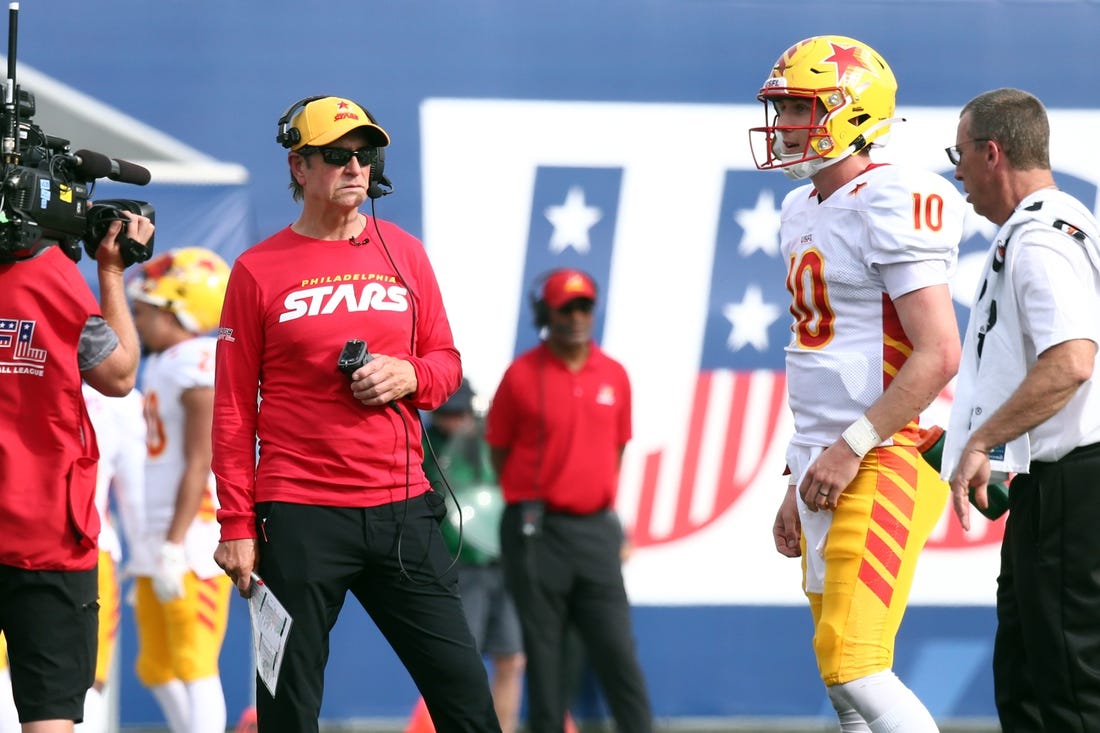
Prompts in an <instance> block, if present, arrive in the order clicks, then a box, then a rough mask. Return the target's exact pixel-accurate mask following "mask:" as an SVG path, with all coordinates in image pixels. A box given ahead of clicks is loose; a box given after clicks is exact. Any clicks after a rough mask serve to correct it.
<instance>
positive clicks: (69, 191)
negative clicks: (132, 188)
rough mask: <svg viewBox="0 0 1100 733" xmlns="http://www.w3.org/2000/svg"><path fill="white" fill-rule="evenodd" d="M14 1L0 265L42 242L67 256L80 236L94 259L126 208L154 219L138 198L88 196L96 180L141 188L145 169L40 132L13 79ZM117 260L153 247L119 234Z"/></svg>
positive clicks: (0, 122)
mask: <svg viewBox="0 0 1100 733" xmlns="http://www.w3.org/2000/svg"><path fill="white" fill-rule="evenodd" d="M18 18H19V3H18V2H12V3H9V5H8V70H7V80H6V83H4V85H3V95H4V101H3V106H2V108H0V263H10V262H16V261H18V260H21V259H26V258H28V257H31V256H33V255H35V254H36V253H37V252H39V251H40V250H42V249H43V248H45V247H48V246H51V245H54V244H56V245H58V246H60V247H61V248H62V249H63V250H64V251H65V254H67V255H68V256H69V257H70V258H71V259H72V260H73V261H74V262H77V261H79V260H80V256H81V255H80V242H81V241H83V244H84V250H85V251H86V252H87V253H88V256H89V257H95V253H96V249H97V248H98V247H99V243H100V241H101V240H102V239H103V235H104V234H105V233H106V231H107V228H108V227H109V226H110V224H111V222H112V221H116V220H123V221H124V220H125V219H126V216H125V214H126V213H127V212H128V213H133V214H140V215H142V216H147V217H149V218H150V219H152V218H153V217H154V211H153V207H152V206H151V205H150V204H148V203H147V202H145V201H136V200H130V199H108V200H100V201H95V202H92V204H91V205H89V196H90V194H91V192H92V190H93V189H94V186H95V180H96V179H97V178H108V179H110V180H113V181H119V182H121V183H132V184H136V185H139V186H144V185H145V184H147V183H148V182H149V180H150V175H149V171H148V170H146V169H145V168H143V167H141V166H140V165H136V164H134V163H129V162H127V161H124V160H117V159H114V158H109V157H107V156H106V155H103V154H102V153H96V152H94V151H91V150H77V151H76V152H71V151H70V150H69V141H68V140H65V139H63V138H59V137H54V136H53V135H47V134H46V133H45V132H43V130H42V128H41V127H39V126H38V125H36V124H34V123H33V122H32V121H31V118H32V117H34V114H35V102H34V96H33V95H32V94H31V93H30V92H29V91H26V90H23V89H20V88H19V86H18V85H17V84H16V81H15V50H16V48H15V47H16V36H17V33H18ZM117 241H118V243H119V247H120V250H121V253H122V259H123V262H124V263H125V264H126V265H127V266H129V265H132V264H133V263H135V262H144V261H145V260H147V259H149V257H150V256H151V255H152V253H153V240H152V238H150V239H149V242H148V244H141V243H140V242H137V241H134V240H133V239H131V238H130V237H128V236H126V235H125V233H124V232H123V233H120V234H119V236H118V239H117Z"/></svg>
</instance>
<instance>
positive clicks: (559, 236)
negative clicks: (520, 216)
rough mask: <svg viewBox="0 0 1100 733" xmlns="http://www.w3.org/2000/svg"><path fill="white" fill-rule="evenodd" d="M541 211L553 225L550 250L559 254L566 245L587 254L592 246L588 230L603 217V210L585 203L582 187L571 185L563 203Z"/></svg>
mask: <svg viewBox="0 0 1100 733" xmlns="http://www.w3.org/2000/svg"><path fill="white" fill-rule="evenodd" d="M543 213H544V215H545V216H546V218H547V220H549V222H550V223H551V224H553V225H554V233H553V234H552V235H550V251H551V252H553V253H554V254H560V253H562V252H564V251H565V249H566V247H572V248H573V249H575V250H576V251H577V252H579V253H580V254H588V250H590V249H591V248H592V244H591V242H590V241H589V239H588V230H589V229H591V228H592V227H593V226H594V225H595V224H596V222H598V221H599V220H600V219H602V218H603V212H602V211H600V210H599V209H598V208H596V207H595V206H588V205H587V204H585V201H584V189H583V188H581V187H580V186H573V187H571V188H570V189H569V192H568V193H567V194H565V203H563V204H562V205H561V206H547V207H546V210H545V211H544V212H543Z"/></svg>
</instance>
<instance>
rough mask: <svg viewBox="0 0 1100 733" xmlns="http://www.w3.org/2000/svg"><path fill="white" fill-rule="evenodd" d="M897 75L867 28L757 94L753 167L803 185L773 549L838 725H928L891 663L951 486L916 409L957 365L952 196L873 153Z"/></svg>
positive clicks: (778, 75)
mask: <svg viewBox="0 0 1100 733" xmlns="http://www.w3.org/2000/svg"><path fill="white" fill-rule="evenodd" d="M896 90H897V83H896V81H895V80H894V75H893V72H891V70H890V67H889V66H888V65H887V64H886V62H885V61H884V60H883V59H882V57H881V56H879V55H878V54H877V53H876V52H875V51H874V50H873V49H871V48H870V47H869V46H867V45H866V44H864V43H861V42H859V41H856V40H854V39H851V38H844V37H841V36H818V37H814V38H809V39H806V40H804V41H801V42H799V43H797V44H795V45H794V46H792V47H791V48H789V49H788V50H787V51H786V52H784V53H783V55H781V56H780V57H779V59H778V60H777V61H776V63H775V66H774V68H773V69H772V72H771V75H770V76H769V78H768V79H767V80H766V81H765V82H764V85H763V87H762V88H761V90H760V93H759V95H758V97H757V98H758V99H759V100H761V101H762V102H763V103H764V106H765V115H766V119H768V121H769V122H768V124H767V125H766V126H765V127H760V128H754V129H753V130H752V131H751V132H750V138H751V139H752V140H753V142H754V143H762V145H756V146H755V147H754V150H753V154H754V157H755V159H756V164H757V167H758V168H760V169H762V170H771V169H780V170H783V171H784V172H785V173H786V174H787V175H788V176H790V177H791V178H795V179H803V178H809V179H810V180H811V181H812V183H811V184H809V185H805V186H802V187H800V188H798V189H796V190H794V191H792V192H791V193H790V194H788V196H787V197H786V199H785V200H784V202H783V209H782V224H781V226H780V243H781V247H782V251H783V255H784V258H785V259H786V261H787V264H788V268H789V269H788V274H787V288H788V290H790V292H791V295H792V304H791V313H792V314H793V316H794V323H793V324H792V327H791V330H792V338H791V343H790V345H789V346H788V347H787V349H786V351H787V381H788V390H789V397H790V406H791V410H792V412H793V413H794V424H795V435H794V437H793V438H792V440H791V443H790V447H789V449H788V452H787V461H788V465H789V467H790V470H791V481H790V485H789V488H788V491H787V494H786V496H785V498H784V499H783V502H782V504H781V505H780V508H779V511H778V513H777V516H776V520H775V525H774V528H773V534H774V537H775V543H776V549H777V550H778V551H779V552H780V553H782V554H784V555H787V556H790V557H798V556H801V557H802V564H803V587H804V590H805V592H806V595H807V597H808V599H809V601H810V609H811V611H812V614H813V621H814V639H813V645H814V652H815V654H816V657H817V662H818V667H819V670H820V672H821V677H822V679H823V680H824V682H825V685H826V688H827V690H828V694H829V698H830V700H831V701H832V704H833V706H834V707H835V708H836V711H837V715H838V717H839V719H840V726H841V730H842V731H845V733H854V732H857V731H860V732H868V731H869V732H871V733H880V732H882V731H892V732H894V733H902V732H905V733H918V732H919V733H925V732H927V731H936V730H938V729H937V727H936V723H935V721H934V720H933V718H932V716H931V714H930V713H929V712H928V710H927V709H926V708H925V707H924V705H923V704H922V703H921V702H920V700H919V699H918V698H917V697H916V695H914V694H913V693H912V691H910V690H909V689H908V688H907V687H906V686H905V685H904V684H903V683H902V682H901V681H900V680H899V679H898V678H897V676H896V675H894V673H893V672H892V671H891V666H892V664H893V653H894V639H895V636H896V634H897V630H898V628H899V626H900V624H901V618H902V615H903V614H904V612H905V606H906V603H907V601H908V597H909V590H910V587H911V585H912V579H913V572H914V569H915V566H916V561H917V555H918V554H919V552H920V550H921V548H922V547H923V546H924V543H925V541H926V540H927V538H928V535H929V533H930V532H931V530H932V528H933V527H934V525H935V524H936V522H937V520H938V519H939V518H940V516H941V515H942V513H943V508H944V506H945V503H946V500H947V493H948V490H947V486H946V484H944V483H943V482H942V481H940V479H939V477H938V476H937V475H936V472H935V470H934V469H932V468H931V466H929V465H927V464H926V463H924V461H923V460H922V459H921V457H920V455H919V454H918V452H917V449H916V447H915V442H916V439H917V437H918V434H917V425H916V422H917V418H918V416H919V414H920V413H921V411H923V410H924V408H926V407H927V406H928V405H929V404H930V403H931V402H932V400H933V399H934V398H935V397H936V395H937V394H939V392H940V390H941V389H942V388H943V387H944V386H945V385H946V384H947V382H948V381H949V380H950V379H951V378H952V377H953V376H954V374H955V371H956V369H957V367H958V360H959V349H960V346H959V334H958V326H957V324H956V320H955V313H954V309H953V306H952V302H951V295H950V293H949V290H948V284H947V283H948V276H949V274H950V272H951V270H952V269H953V267H954V264H955V261H956V258H957V254H958V242H959V238H960V235H961V230H962V217H963V206H964V204H963V201H962V198H961V196H960V195H959V193H958V192H957V190H956V189H955V188H954V186H952V185H951V184H950V183H949V182H948V181H947V180H946V179H944V178H942V177H941V176H937V175H934V174H932V173H929V172H926V171H922V170H914V169H908V168H902V167H899V166H893V165H878V164H875V163H874V162H873V161H872V160H871V157H870V155H869V150H870V148H871V146H872V144H873V143H876V142H877V143H878V144H881V143H882V142H883V138H884V136H885V135H886V134H887V133H888V132H889V129H890V125H891V124H892V123H894V122H897V121H899V120H897V119H895V118H894V117H893V114H894V96H895V92H896Z"/></svg>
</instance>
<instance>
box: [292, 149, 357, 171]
mask: <svg viewBox="0 0 1100 733" xmlns="http://www.w3.org/2000/svg"><path fill="white" fill-rule="evenodd" d="M298 152H299V154H301V155H312V154H313V153H318V152H319V153H320V154H321V160H323V161H325V162H326V163H328V164H329V165H334V166H337V167H339V168H343V167H344V166H346V165H347V164H348V163H350V162H351V156H353V155H354V156H355V159H356V160H357V161H359V165H361V166H363V167H364V168H366V167H367V166H368V165H370V164H371V163H372V162H373V161H374V156H375V149H374V148H359V149H358V150H348V149H347V148H321V147H318V148H309V149H307V150H299V151H298Z"/></svg>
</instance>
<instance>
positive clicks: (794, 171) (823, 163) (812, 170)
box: [777, 117, 905, 181]
mask: <svg viewBox="0 0 1100 733" xmlns="http://www.w3.org/2000/svg"><path fill="white" fill-rule="evenodd" d="M895 122H905V118H904V117H891V118H890V119H888V120H880V121H879V122H876V123H875V124H873V125H871V127H869V128H868V129H867V131H866V132H864V133H863V134H862V135H860V136H859V137H857V138H856V139H855V140H853V141H852V143H851V144H850V145H849V146H848V147H847V148H845V150H844V151H843V152H842V153H840V155H837V156H836V157H834V158H824V157H817V158H812V159H810V160H803V161H800V162H798V163H791V164H790V165H787V166H784V167H783V173H784V174H786V176H787V178H791V179H793V180H796V181H801V180H803V179H805V178H809V177H810V176H813V175H816V174H817V173H820V172H821V171H823V170H825V169H826V168H828V167H829V166H831V165H835V164H836V163H839V162H840V161H842V160H844V159H845V158H848V157H851V156H852V155H854V154H855V153H856V152H858V151H860V150H862V149H863V148H865V147H867V144H864V145H858V143H859V141H860V140H866V139H867V138H868V137H870V135H871V133H873V132H875V131H876V130H878V129H879V128H880V127H882V126H884V125H892V124H894V123H895ZM857 145H858V147H857ZM777 155H778V157H780V158H783V157H784V156H782V155H779V154H778V153H777Z"/></svg>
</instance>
